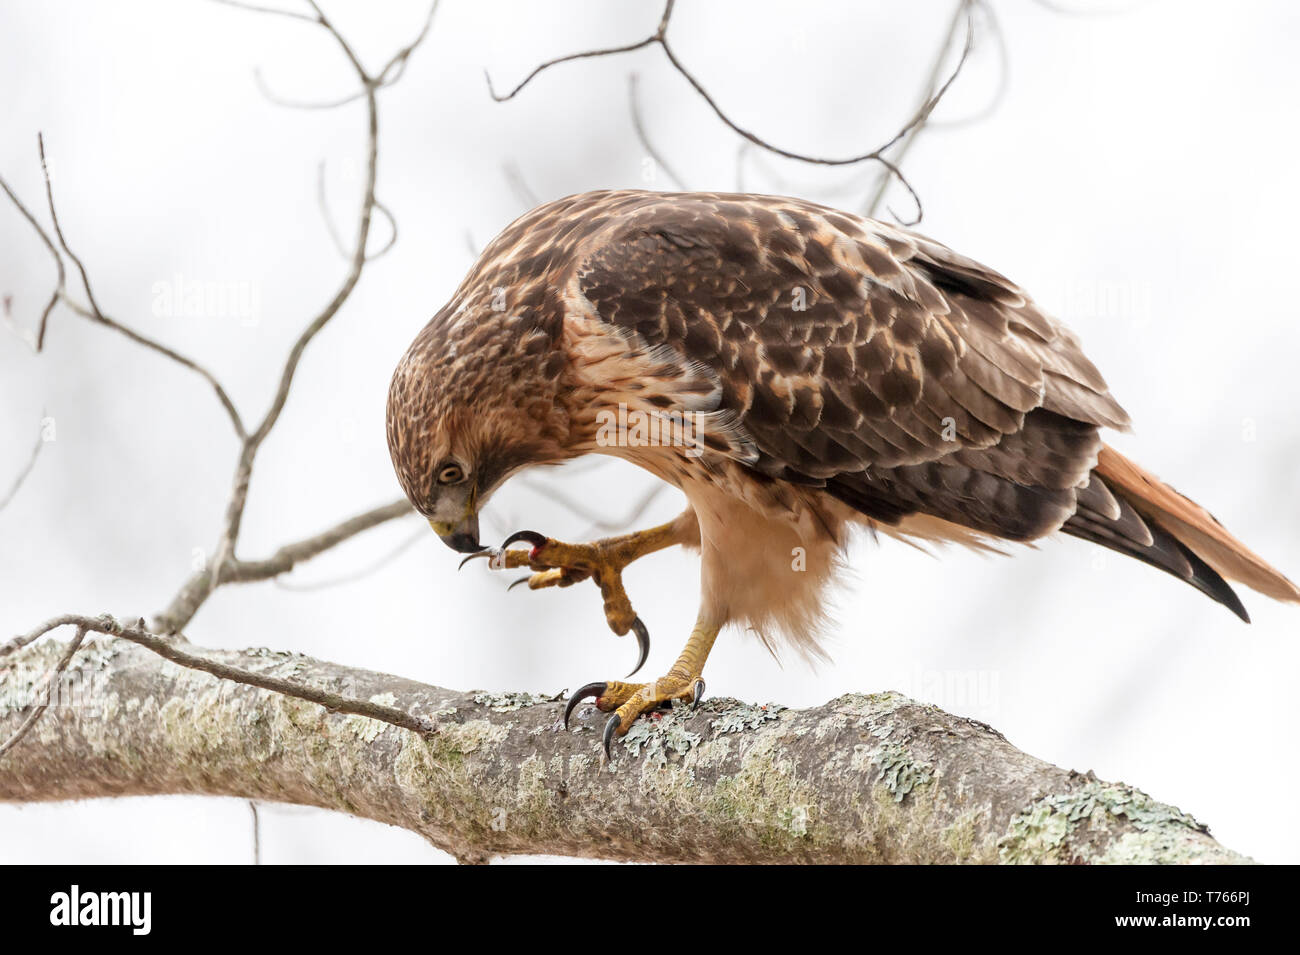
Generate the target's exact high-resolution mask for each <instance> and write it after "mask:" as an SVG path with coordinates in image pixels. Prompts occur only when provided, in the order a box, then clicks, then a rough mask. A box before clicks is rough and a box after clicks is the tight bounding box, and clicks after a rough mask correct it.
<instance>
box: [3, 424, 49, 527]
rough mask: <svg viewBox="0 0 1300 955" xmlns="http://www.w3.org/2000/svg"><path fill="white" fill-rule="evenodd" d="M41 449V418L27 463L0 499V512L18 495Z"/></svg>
mask: <svg viewBox="0 0 1300 955" xmlns="http://www.w3.org/2000/svg"><path fill="white" fill-rule="evenodd" d="M43 447H45V423H44V419H43V418H42V421H41V426H40V427H39V428H37V429H36V443H35V444H34V445H32V451H31V453H30V454H29V455H27V463H26V464H24V465H23V467H22V470H21V471H19V472H18V474H17V475H16V476H15V477H14V481H13V484H11V485H10V486H9V490H8V491H7V492H6V493H5V495H4V497H0V511H3V510H4V509H5V508H6V507H8V506H9V502H10V501H12V500H13V499H14V496H15V495H16V494H17V493H18V489H19V488H21V487H22V486H23V483H24V482H25V481H26V480H27V475H29V474H31V473H32V468H34V467H36V459H37V458H38V457H40V455H41V448H43Z"/></svg>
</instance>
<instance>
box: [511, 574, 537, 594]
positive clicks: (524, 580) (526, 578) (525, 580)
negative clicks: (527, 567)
mask: <svg viewBox="0 0 1300 955" xmlns="http://www.w3.org/2000/svg"><path fill="white" fill-rule="evenodd" d="M532 579H533V577H532V574H528V575H525V576H523V577H520V578H519V579H518V580H516V581H515V582H514V583H512V584H511V585H510V586H509V587H507V588H506V593H510V591H512V590H514V589H515V588H516V587H518V586H519V585H520V584H526V583H528V581H530V580H532Z"/></svg>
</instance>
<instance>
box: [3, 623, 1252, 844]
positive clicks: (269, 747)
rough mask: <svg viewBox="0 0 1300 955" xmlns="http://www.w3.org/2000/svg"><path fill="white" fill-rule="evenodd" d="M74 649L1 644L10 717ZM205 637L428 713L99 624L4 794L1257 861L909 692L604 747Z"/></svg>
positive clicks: (468, 831) (704, 837) (8, 724)
mask: <svg viewBox="0 0 1300 955" xmlns="http://www.w3.org/2000/svg"><path fill="white" fill-rule="evenodd" d="M61 649H62V645H61V644H60V643H59V642H57V641H48V640H47V641H43V642H41V643H37V644H35V645H33V646H29V647H27V648H25V649H23V650H21V651H19V652H16V653H13V654H11V655H10V656H8V657H5V658H4V659H2V660H0V739H3V738H6V737H7V736H8V735H9V734H10V733H12V732H13V731H14V730H15V729H16V728H17V727H18V725H19V724H20V723H21V722H22V720H23V717H24V714H25V713H26V712H28V707H30V705H31V703H32V700H33V698H34V697H35V696H36V694H37V690H38V688H39V686H40V681H41V679H42V677H43V676H44V675H45V674H46V673H48V672H49V670H50V668H51V667H52V666H53V665H54V663H55V662H56V660H57V659H58V656H59V654H60V652H61ZM190 652H199V651H194V650H193V648H190ZM201 652H202V653H203V655H204V656H206V657H207V658H209V659H213V660H219V661H222V662H224V663H227V664H231V665H234V666H238V667H241V668H243V669H246V670H251V671H254V672H257V673H260V674H266V675H268V676H275V677H280V678H284V679H291V680H293V681H295V682H297V683H303V684H310V685H312V686H314V687H317V688H321V689H326V690H330V691H332V692H335V693H340V694H343V695H347V696H354V697H359V698H361V699H366V700H372V701H373V702H375V703H380V704H386V705H387V706H391V707H395V708H396V709H399V710H403V711H408V712H410V713H413V714H416V715H418V716H420V717H422V718H423V719H424V720H427V721H428V722H429V723H431V724H432V727H433V729H432V732H431V733H429V734H427V735H421V734H420V733H416V732H412V731H411V730H408V729H402V728H399V727H396V726H392V725H389V724H387V723H383V722H379V721H377V720H374V719H370V718H368V717H365V716H359V715H355V714H341V713H331V712H329V711H328V710H326V709H324V708H323V707H321V706H318V705H316V704H315V703H309V702H306V701H304V700H300V699H295V698H292V697H287V696H284V695H281V694H278V693H274V692H270V691H267V690H263V689H258V688H256V687H252V686H246V685H241V684H237V683H232V682H230V681H225V680H219V679H217V678H215V677H213V676H211V675H209V674H207V673H202V672H198V671H195V670H191V669H187V668H184V667H181V666H178V665H176V664H175V663H172V662H169V661H167V660H164V659H162V658H160V657H158V656H157V655H156V654H154V653H152V652H150V651H149V650H147V649H145V648H144V647H141V646H139V645H136V644H133V643H129V642H127V641H125V640H123V639H120V638H111V637H103V638H99V639H94V640H90V641H87V643H86V646H85V648H84V649H83V650H82V651H81V652H80V653H79V654H78V656H77V658H76V659H75V660H74V661H73V665H72V669H71V670H70V671H69V673H68V674H67V675H66V676H65V678H64V680H63V681H62V683H61V684H60V686H59V692H58V694H57V695H56V698H55V700H54V705H52V706H51V707H50V708H49V710H48V711H47V712H46V713H45V714H44V716H43V717H42V719H41V720H40V721H39V722H38V723H36V725H35V726H34V728H33V729H32V730H31V732H30V733H29V734H28V735H27V736H26V737H25V738H23V739H22V740H21V742H19V743H18V745H17V746H15V747H14V748H13V749H12V750H11V751H10V752H9V753H7V754H6V755H5V756H3V757H0V799H3V800H6V801H19V802H22V801H41V800H63V799H82V798H90V797H104V796H126V795H148V794H167V793H198V794H209V795H223V796H239V797H244V798H248V799H256V800H267V801H278V802H286V803H296V804H299V805H308V806H319V807H322V808H325V809H333V810H337V811H340V812H347V813H352V814H354V815H357V816H363V817H366V818H369V819H376V820H379V821H381V822H386V823H390V824H392V825H396V826H401V827H403V828H405V829H409V830H411V831H413V832H417V833H419V834H420V835H422V836H424V837H425V838H427V839H428V840H429V841H430V842H431V843H432V844H433V845H435V846H437V847H438V848H440V849H444V850H446V851H447V852H450V853H452V854H453V855H455V856H456V857H457V858H458V859H460V860H461V861H465V862H482V861H485V860H487V859H489V858H490V857H492V856H496V855H505V854H512V853H543V854H558V855H574V856H590V857H600V858H607V859H625V860H637V861H659V862H762V863H780V862H883V863H930V862H940V863H945V862H967V863H994V862H1003V863H1020V862H1029V863H1071V862H1096V863H1110V862H1147V863H1186V862H1199V863H1235V862H1248V861H1250V860H1248V859H1246V858H1244V857H1243V856H1240V855H1238V854H1237V853H1234V852H1231V851H1229V850H1228V849H1225V848H1224V847H1223V846H1220V845H1219V844H1218V843H1217V842H1215V840H1214V839H1213V838H1211V837H1210V835H1209V833H1208V830H1206V829H1205V827H1204V826H1202V825H1200V824H1199V823H1198V822H1196V821H1195V820H1193V819H1192V818H1190V817H1189V816H1188V815H1186V814H1185V813H1183V812H1181V811H1179V810H1178V809H1175V808H1173V807H1171V806H1167V805H1164V804H1161V803H1158V802H1156V801H1155V800H1153V799H1151V798H1150V797H1149V796H1147V795H1145V794H1144V793H1142V792H1140V791H1138V790H1136V789H1133V788H1132V787H1130V786H1127V785H1124V784H1122V783H1106V782H1102V781H1100V780H1098V779H1096V778H1095V777H1094V776H1092V774H1091V773H1086V774H1081V773H1076V772H1073V771H1069V770H1064V769H1060V768H1057V767H1055V766H1052V765H1050V764H1048V763H1045V762H1043V761H1042V760H1039V759H1036V758H1034V757H1032V756H1029V755H1027V754H1025V753H1023V752H1021V751H1019V750H1017V749H1016V748H1015V747H1014V746H1012V745H1011V744H1010V743H1008V742H1007V741H1006V739H1004V738H1003V737H1002V735H1001V734H999V733H998V732H996V731H995V730H993V729H992V728H991V727H988V726H986V725H984V724H982V723H978V722H975V721H973V720H969V719H964V718H962V717H958V716H953V715H951V714H949V713H946V712H944V711H942V710H940V709H938V708H936V707H933V706H929V705H925V704H921V703H917V702H915V701H913V700H910V699H907V698H906V697H903V696H900V695H898V694H896V693H880V694H871V695H860V694H850V695H847V696H843V697H840V698H838V699H835V700H832V701H831V702H829V703H827V704H825V705H824V706H819V707H815V708H812V709H807V710H789V709H784V708H782V707H779V706H774V705H773V706H768V707H767V708H765V709H764V708H760V707H755V706H750V705H747V704H743V703H739V702H737V701H735V700H727V699H712V700H706V701H704V702H703V703H702V704H701V706H700V708H699V710H698V711H696V712H694V713H692V712H690V711H689V710H688V709H687V708H685V707H680V708H678V709H676V710H674V711H673V712H672V713H670V714H666V715H664V716H663V717H662V718H661V719H658V720H642V721H640V722H639V723H638V724H637V725H636V726H635V727H634V728H633V730H632V732H631V733H629V735H628V736H627V737H626V738H624V739H623V740H621V741H619V742H617V743H615V746H614V759H613V761H612V762H607V761H606V760H605V759H604V756H603V753H602V750H601V744H600V728H601V726H602V725H603V723H604V720H605V715H604V714H602V713H599V712H596V711H594V709H591V708H588V707H580V708H579V709H578V710H577V712H576V713H575V714H574V720H573V730H572V731H570V732H567V733H566V732H563V731H562V730H561V729H559V727H558V723H557V720H558V718H559V716H560V713H561V709H562V702H560V701H559V700H558V699H555V698H548V697H543V696H539V695H533V694H499V695H494V694H486V693H473V692H471V693H459V692H456V691H453V690H445V689H441V688H439V687H435V686H428V685H424V684H420V683H415V682H413V681H410V680H406V679H402V678H400V677H394V676H387V675H384V674H379V673H372V672H369V671H364V670H355V669H350V668H347V667H341V666H337V665H334V664H330V663H324V662H320V661H316V660H312V659H310V658H307V657H303V656H298V655H293V654H287V653H278V652H272V651H268V650H243V651H201Z"/></svg>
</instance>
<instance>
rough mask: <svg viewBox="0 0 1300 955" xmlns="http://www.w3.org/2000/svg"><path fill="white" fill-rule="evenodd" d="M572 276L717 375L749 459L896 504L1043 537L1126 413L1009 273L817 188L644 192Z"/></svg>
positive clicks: (876, 512)
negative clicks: (1106, 430)
mask: <svg viewBox="0 0 1300 955" xmlns="http://www.w3.org/2000/svg"><path fill="white" fill-rule="evenodd" d="M574 281H575V282H576V285H577V290H578V291H579V292H580V293H581V294H582V295H583V296H585V298H586V299H587V300H588V301H589V302H590V303H591V305H592V306H593V307H594V309H595V310H596V312H597V313H598V314H599V315H600V317H601V318H602V319H603V320H605V321H607V322H611V323H613V324H614V325H616V326H620V327H621V328H623V329H626V330H628V331H629V332H634V333H635V334H637V335H639V336H640V337H641V338H643V339H644V340H645V341H646V342H647V343H648V344H650V345H663V346H667V347H669V348H671V349H673V350H674V351H675V352H677V353H679V354H680V355H681V356H682V357H683V358H686V359H689V360H690V361H691V362H693V363H699V364H701V365H703V366H705V367H706V368H707V369H709V370H710V371H711V372H712V373H713V374H714V375H716V377H717V379H718V382H719V384H720V386H721V402H722V408H723V409H726V410H729V411H731V412H733V413H734V414H735V416H736V417H737V419H738V421H739V425H740V426H741V428H743V430H744V432H745V434H746V435H747V436H748V437H749V438H750V439H751V440H752V443H753V445H754V447H755V448H757V450H758V458H757V460H754V461H752V462H748V463H750V466H751V467H753V468H754V469H756V470H757V471H759V472H761V473H763V474H766V475H768V476H770V477H774V478H779V479H784V480H789V481H794V482H799V483H806V484H813V485H817V486H824V487H826V488H827V490H828V491H830V492H831V493H833V494H835V495H836V496H837V497H839V498H841V499H843V500H845V501H847V502H849V503H850V504H852V505H853V506H855V507H857V508H858V509H859V510H861V511H862V512H863V513H866V514H868V515H869V516H872V517H877V518H879V519H882V520H891V521H892V520H897V519H898V518H899V517H900V516H902V515H904V514H908V513H915V512H918V511H919V512H922V513H929V514H933V515H935V516H938V517H943V518H944V519H947V520H952V521H954V522H957V523H961V524H964V525H966V526H970V527H975V528H976V529H979V530H983V531H986V532H989V533H994V534H998V535H1000V536H1005V537H1013V538H1028V537H1035V536H1039V535H1040V534H1042V533H1046V532H1047V531H1050V530H1053V529H1055V528H1057V527H1059V526H1060V524H1061V523H1062V522H1063V521H1064V520H1065V519H1066V518H1068V517H1069V516H1070V515H1071V514H1072V513H1073V512H1074V510H1075V488H1077V487H1081V486H1084V485H1086V484H1087V481H1088V473H1089V471H1090V470H1091V469H1092V467H1093V466H1094V465H1095V463H1096V459H1097V452H1098V449H1099V448H1100V439H1099V438H1098V436H1097V426H1099V425H1107V426H1110V427H1116V428H1125V427H1126V426H1127V424H1128V416H1127V415H1126V414H1125V413H1124V411H1123V409H1122V408H1120V406H1119V405H1118V404H1117V403H1116V402H1115V400H1114V399H1113V398H1112V397H1111V396H1110V394H1109V392H1108V391H1107V388H1106V383H1105V381H1103V379H1102V377H1101V375H1100V374H1099V373H1098V371H1097V369H1096V368H1095V367H1094V366H1093V364H1092V363H1091V362H1090V361H1089V360H1088V359H1087V358H1086V357H1084V355H1083V353H1082V351H1081V349H1080V347H1079V342H1078V340H1077V339H1076V338H1075V337H1074V335H1073V334H1071V333H1070V332H1069V331H1068V330H1067V329H1066V328H1064V327H1063V326H1061V325H1060V324H1058V323H1057V322H1055V321H1054V320H1052V319H1051V318H1050V317H1048V316H1046V315H1044V314H1043V313H1042V312H1041V311H1040V310H1039V309H1038V308H1037V307H1036V306H1035V305H1034V304H1033V302H1031V301H1030V300H1029V299H1028V297H1027V296H1026V295H1025V294H1024V293H1023V292H1022V291H1021V290H1020V289H1019V288H1017V287H1016V286H1015V285H1014V284H1013V283H1012V282H1010V281H1008V280H1007V279H1005V278H1004V277H1002V276H1001V275H999V274H997V273H996V272H993V271H992V270H990V269H987V268H985V267H984V266H981V265H979V264H978V263H976V262H974V261H972V260H970V259H967V258H965V257H963V256H961V255H958V254H957V253H955V252H953V251H952V250H951V249H948V248H947V247H945V246H943V245H941V244H939V243H937V242H934V241H931V240H929V239H927V238H925V237H923V236H920V235H917V234H914V233H911V232H907V231H904V230H901V229H896V228H892V227H890V226H887V225H885V224H883V223H879V222H875V221H872V220H868V219H860V218H857V217H854V216H850V215H847V214H843V213H839V212H835V211H833V210H830V209H826V208H823V207H820V206H816V205H813V204H811V203H804V202H800V201H798V200H793V199H778V198H773V197H761V196H738V195H737V196H728V195H711V194H703V195H701V194H691V195H673V194H664V195H662V196H656V195H653V194H648V195H647V200H646V203H645V204H644V205H643V206H641V207H639V208H637V209H634V210H631V211H628V212H625V213H624V214H622V215H620V216H618V217H617V218H615V219H612V220H611V223H610V225H609V226H608V227H606V228H603V229H600V230H598V231H597V232H596V233H595V234H594V235H593V236H592V237H591V239H590V240H589V241H588V243H586V247H585V249H584V254H583V255H582V256H581V257H580V260H579V263H578V266H577V272H576V275H575V277H574ZM1105 498H1106V499H1103V500H1101V501H1100V502H1099V503H1098V506H1099V507H1100V509H1101V513H1103V514H1104V515H1106V516H1108V517H1110V516H1115V515H1114V514H1113V513H1112V512H1113V511H1114V510H1115V508H1114V507H1113V505H1114V502H1113V501H1111V500H1108V498H1109V495H1105Z"/></svg>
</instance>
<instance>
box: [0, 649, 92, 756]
mask: <svg viewBox="0 0 1300 955" xmlns="http://www.w3.org/2000/svg"><path fill="white" fill-rule="evenodd" d="M86 629H87V628H86V627H84V626H78V627H77V633H76V636H74V637H73V638H72V640H71V641H70V642H69V643H68V646H67V649H65V650H64V651H63V656H61V657H60V658H59V662H58V663H56V664H55V665H54V669H53V670H51V671H50V672H49V673H47V674H46V675H45V677H44V680H45V687H44V689H45V698H44V699H43V700H41V702H39V703H37V704H36V705H35V706H34V707H33V708H32V711H31V712H30V713H28V714H27V718H26V719H24V720H23V721H22V722H21V723H20V724H18V729H16V730H14V731H13V734H12V735H11V736H10V737H9V738H8V739H7V740H5V741H4V742H3V743H0V756H3V755H4V754H5V753H7V752H9V750H11V749H13V748H14V747H15V746H16V745H18V741H19V740H21V739H22V738H23V737H24V736H26V735H27V733H28V732H29V731H30V730H31V728H32V727H33V726H35V725H36V721H37V720H39V719H40V718H41V714H43V713H44V712H45V711H46V710H48V709H49V708H50V701H51V700H52V699H53V698H54V687H55V685H56V684H57V683H58V681H59V677H61V676H63V671H64V670H66V669H67V668H68V664H69V663H71V662H72V658H73V656H74V655H75V654H76V652H77V650H78V649H79V648H80V647H81V643H82V641H83V640H85V639H86Z"/></svg>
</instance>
